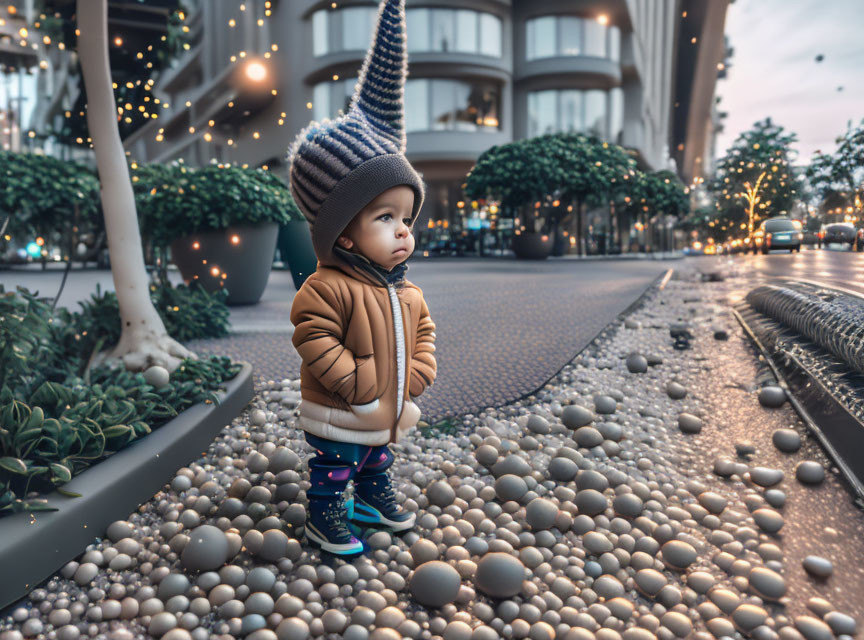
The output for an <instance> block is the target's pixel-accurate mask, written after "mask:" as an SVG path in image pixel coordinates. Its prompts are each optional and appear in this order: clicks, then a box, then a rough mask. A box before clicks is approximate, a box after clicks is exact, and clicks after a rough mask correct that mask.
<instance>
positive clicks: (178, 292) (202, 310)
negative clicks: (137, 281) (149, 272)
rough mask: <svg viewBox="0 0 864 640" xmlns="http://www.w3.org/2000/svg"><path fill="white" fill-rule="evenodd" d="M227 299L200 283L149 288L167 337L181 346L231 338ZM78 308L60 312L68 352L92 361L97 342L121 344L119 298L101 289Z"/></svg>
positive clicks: (224, 292)
mask: <svg viewBox="0 0 864 640" xmlns="http://www.w3.org/2000/svg"><path fill="white" fill-rule="evenodd" d="M227 298H228V292H227V291H225V290H224V289H222V290H218V291H215V292H213V293H209V292H208V291H207V290H206V289H204V287H202V286H201V285H200V284H198V283H197V282H193V283H192V284H191V285H189V286H187V285H185V284H180V285H178V286H176V287H175V286H173V285H172V284H171V283H170V281H167V280H166V281H163V282H159V283H157V284H153V285H151V286H150V299H151V300H152V301H153V306H154V307H155V308H156V312H157V313H158V314H159V316H160V317H161V318H162V322H163V323H164V324H165V329H166V331H167V332H168V335H170V336H172V337H173V338H174V339H175V340H178V341H180V342H187V341H189V340H196V339H199V338H221V337H222V336H225V335H228V329H229V326H230V323H229V321H228V317H229V315H230V310H229V309H228V305H227V304H226V300H227ZM79 304H80V305H81V311H80V312H75V313H69V311H67V310H65V309H62V310H59V312H58V315H59V317H60V318H61V319H62V320H63V325H64V326H65V328H66V329H65V331H64V333H63V336H62V338H61V339H62V341H63V343H64V344H65V345H66V348H67V350H68V351H69V352H74V353H76V354H77V356H78V357H80V358H89V357H90V355H91V353H92V352H93V350H94V349H95V347H96V342H97V339H98V338H102V339H103V342H104V343H105V344H108V345H110V344H116V343H117V342H118V341H119V340H120V334H121V328H122V327H121V326H120V307H119V304H118V302H117V296H116V294H115V293H114V292H113V291H106V292H104V293H103V292H102V290H101V288H100V287H99V286H98V285H97V287H96V293H94V294H92V295H91V296H90V299H89V300H85V301H83V302H80V303H79Z"/></svg>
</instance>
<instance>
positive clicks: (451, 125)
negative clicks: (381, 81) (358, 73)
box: [312, 78, 501, 132]
mask: <svg viewBox="0 0 864 640" xmlns="http://www.w3.org/2000/svg"><path fill="white" fill-rule="evenodd" d="M356 84H357V79H356V78H351V79H349V80H339V81H336V82H322V83H320V84H317V85H315V87H314V89H313V99H312V113H313V117H314V119H315V120H317V121H319V122H320V121H321V120H323V119H325V118H333V117H335V116H336V115H337V114H338V112H339V110H340V109H341V110H342V111H347V110H348V107H349V105H350V103H351V96H352V95H353V93H354V86H355V85H356ZM500 111H501V91H500V88H499V86H498V85H497V84H495V83H492V82H484V81H464V80H451V79H444V78H416V79H412V78H409V79H408V81H407V83H406V85H405V130H406V131H407V132H412V131H497V130H499V129H500V127H501V124H500V120H501V118H500V115H499V114H500Z"/></svg>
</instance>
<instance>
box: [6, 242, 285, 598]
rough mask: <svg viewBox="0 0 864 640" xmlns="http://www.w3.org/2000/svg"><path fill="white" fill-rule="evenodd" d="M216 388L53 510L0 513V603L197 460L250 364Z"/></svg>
mask: <svg viewBox="0 0 864 640" xmlns="http://www.w3.org/2000/svg"><path fill="white" fill-rule="evenodd" d="M271 255H272V254H271ZM242 364H243V368H242V369H241V370H240V373H238V374H237V376H235V377H234V378H233V379H231V380H229V381H228V382H227V383H226V385H225V386H226V390H225V391H218V392H217V394H216V395H217V396H218V397H219V404H218V405H216V404H204V403H200V404H196V405H194V406H192V407H189V408H188V409H187V410H186V411H184V412H183V413H181V414H180V415H179V416H177V417H175V418H174V419H173V420H170V421H169V422H167V423H165V424H163V425H162V426H161V427H159V428H158V429H155V430H154V431H153V432H152V433H150V434H148V435H146V436H145V437H143V438H141V439H140V440H136V441H135V442H133V443H132V444H130V445H129V446H128V447H125V448H124V449H122V450H120V451H118V452H117V453H115V454H113V455H111V456H109V457H108V458H106V459H104V460H102V461H101V462H98V463H96V465H94V466H92V467H90V468H89V469H87V470H86V471H84V472H82V473H80V474H78V475H77V476H75V477H74V478H72V480H70V481H69V482H67V483H66V484H65V485H63V489H64V490H66V491H73V492H75V493H80V494H81V497H80V498H69V497H66V496H64V495H62V494H60V493H58V492H56V491H54V492H53V493H50V494H48V496H47V499H48V504H49V505H50V506H52V507H56V508H57V509H58V511H37V512H34V513H32V514H31V513H28V512H23V513H16V514H14V515H11V516H6V517H3V518H0V576H2V578H3V579H2V580H0V609H2V608H4V607H7V606H9V605H10V604H12V603H13V602H15V601H16V600H18V599H20V598H22V597H24V596H25V595H26V594H27V593H28V592H30V591H32V590H33V589H34V588H36V586H37V585H38V584H39V583H41V582H42V581H43V580H45V579H47V578H49V577H50V576H51V575H53V574H54V573H55V572H57V571H58V570H59V569H60V568H62V567H63V565H64V564H66V563H67V562H69V561H71V560H73V559H74V558H75V557H76V556H78V555H80V554H81V553H83V552H84V548H85V547H86V546H87V545H88V544H90V543H91V542H93V541H94V539H95V538H101V537H104V535H105V530H106V529H107V528H108V525H109V524H111V523H112V522H114V521H115V520H125V519H126V518H128V517H129V514H131V513H132V512H133V511H135V510H136V509H137V508H138V507H139V506H141V505H142V504H144V503H145V502H147V501H148V500H150V498H152V497H153V496H154V495H155V494H156V493H157V492H158V491H160V490H161V489H162V487H163V486H164V485H165V483H166V482H168V481H169V480H170V479H171V477H172V475H173V474H174V473H175V472H176V471H177V469H179V468H180V467H182V466H183V465H186V464H188V463H190V462H191V461H193V460H195V459H197V458H198V457H199V456H200V455H201V452H202V451H204V450H205V449H206V448H207V447H208V446H209V444H210V443H211V442H212V441H213V438H214V437H216V435H217V434H218V433H219V432H220V431H221V430H222V428H223V427H224V426H225V425H226V424H228V423H230V422H231V420H232V419H233V418H235V417H236V416H238V415H239V414H240V412H241V411H242V410H243V408H244V407H245V406H246V405H247V404H248V403H249V401H250V400H251V399H252V397H253V395H254V393H253V387H252V365H250V364H248V363H242Z"/></svg>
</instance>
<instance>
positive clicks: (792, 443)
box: [771, 429, 801, 453]
mask: <svg viewBox="0 0 864 640" xmlns="http://www.w3.org/2000/svg"><path fill="white" fill-rule="evenodd" d="M771 442H773V443H774V446H775V447H776V448H777V449H778V450H779V451H782V452H783V453H795V452H796V451H798V449H800V448H801V436H800V435H798V432H797V431H795V430H794V429H776V430H775V431H774V433H773V434H771Z"/></svg>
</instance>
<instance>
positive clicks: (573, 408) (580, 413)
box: [561, 404, 594, 429]
mask: <svg viewBox="0 0 864 640" xmlns="http://www.w3.org/2000/svg"><path fill="white" fill-rule="evenodd" d="M561 422H563V423H564V426H566V427H567V428H568V429H578V428H579V427H584V426H587V425H589V424H591V423H592V422H594V414H593V413H592V412H591V411H589V410H588V409H586V408H585V407H581V406H579V405H577V404H572V405H568V406H566V407H564V410H563V411H562V412H561Z"/></svg>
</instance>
